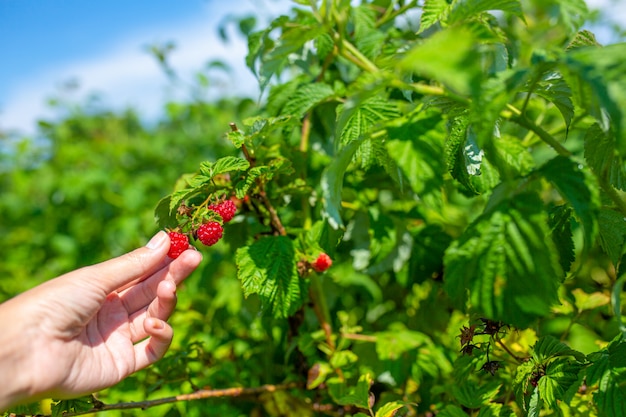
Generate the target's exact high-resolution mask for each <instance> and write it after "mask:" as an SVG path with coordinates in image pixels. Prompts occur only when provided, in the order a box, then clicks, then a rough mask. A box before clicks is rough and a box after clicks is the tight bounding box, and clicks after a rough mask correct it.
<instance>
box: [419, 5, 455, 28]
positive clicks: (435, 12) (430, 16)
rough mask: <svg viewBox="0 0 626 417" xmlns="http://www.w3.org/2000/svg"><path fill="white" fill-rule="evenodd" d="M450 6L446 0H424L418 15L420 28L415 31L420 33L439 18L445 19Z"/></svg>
mask: <svg viewBox="0 0 626 417" xmlns="http://www.w3.org/2000/svg"><path fill="white" fill-rule="evenodd" d="M451 9H452V6H450V4H448V2H447V1H446V0H426V1H425V2H424V6H423V8H422V15H421V16H420V28H419V31H418V32H417V33H422V32H424V31H425V30H426V29H428V28H430V27H431V26H432V25H434V24H435V23H437V22H439V21H440V20H445V19H446V17H447V15H448V13H450V10H451Z"/></svg>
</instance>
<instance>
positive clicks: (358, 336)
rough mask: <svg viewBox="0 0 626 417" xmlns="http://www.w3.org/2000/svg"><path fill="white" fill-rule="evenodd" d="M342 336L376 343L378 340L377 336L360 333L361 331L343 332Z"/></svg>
mask: <svg viewBox="0 0 626 417" xmlns="http://www.w3.org/2000/svg"><path fill="white" fill-rule="evenodd" d="M341 336H342V337H343V338H345V339H348V340H357V341H360V342H370V343H376V340H377V338H376V336H370V335H367V334H359V333H343V334H342V335H341Z"/></svg>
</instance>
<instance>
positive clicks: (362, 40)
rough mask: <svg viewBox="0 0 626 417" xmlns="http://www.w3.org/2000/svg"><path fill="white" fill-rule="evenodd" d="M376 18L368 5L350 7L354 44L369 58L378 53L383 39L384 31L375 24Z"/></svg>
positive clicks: (375, 13)
mask: <svg viewBox="0 0 626 417" xmlns="http://www.w3.org/2000/svg"><path fill="white" fill-rule="evenodd" d="M376 18H377V12H376V10H375V9H374V8H372V7H371V6H370V5H363V4H362V5H360V6H358V7H354V8H352V21H353V23H354V40H355V46H356V47H357V49H358V50H359V51H360V52H361V53H362V54H363V55H365V56H366V57H367V58H370V59H373V58H375V57H377V56H379V55H380V50H381V48H382V46H383V43H384V40H385V33H384V32H383V31H381V30H380V29H379V28H378V27H377V26H376Z"/></svg>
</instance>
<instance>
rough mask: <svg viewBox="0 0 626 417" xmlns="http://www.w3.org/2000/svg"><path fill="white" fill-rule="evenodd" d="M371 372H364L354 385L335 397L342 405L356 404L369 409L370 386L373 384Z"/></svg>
mask: <svg viewBox="0 0 626 417" xmlns="http://www.w3.org/2000/svg"><path fill="white" fill-rule="evenodd" d="M373 382H374V381H373V380H372V377H371V376H370V374H364V375H361V376H360V377H359V380H358V382H357V384H356V386H354V387H347V392H346V393H344V394H343V395H341V396H340V397H337V398H335V400H336V401H337V403H338V404H340V405H356V406H357V407H361V408H365V409H369V408H370V406H369V399H370V387H371V386H372V384H373Z"/></svg>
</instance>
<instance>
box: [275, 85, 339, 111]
mask: <svg viewBox="0 0 626 417" xmlns="http://www.w3.org/2000/svg"><path fill="white" fill-rule="evenodd" d="M334 94H335V92H334V91H333V89H332V87H331V86H329V85H327V84H323V83H313V84H305V85H301V86H299V87H298V88H297V89H296V90H295V92H294V93H293V95H292V96H291V97H290V98H289V99H288V100H287V102H286V103H285V107H284V108H283V112H284V113H285V114H289V115H295V116H297V117H298V118H302V117H303V116H304V115H305V114H306V113H308V112H309V111H310V110H311V109H312V108H313V107H315V106H316V105H318V104H319V103H321V102H322V101H325V100H327V99H328V98H330V97H332V96H334Z"/></svg>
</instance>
